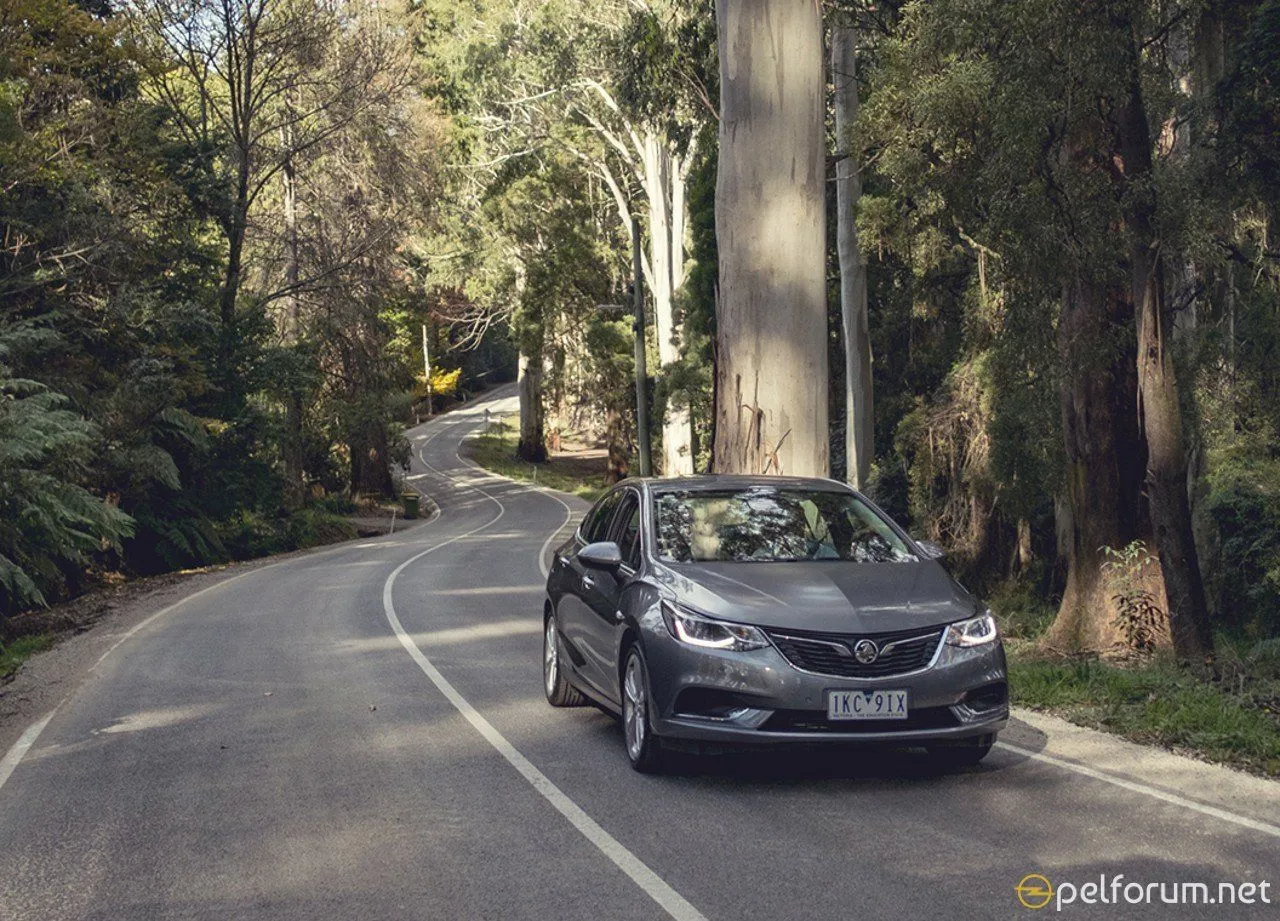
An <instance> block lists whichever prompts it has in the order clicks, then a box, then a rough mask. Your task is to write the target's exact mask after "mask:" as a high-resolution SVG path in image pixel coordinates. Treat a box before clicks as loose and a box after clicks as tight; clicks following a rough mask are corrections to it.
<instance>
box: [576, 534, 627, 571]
mask: <svg viewBox="0 0 1280 921" xmlns="http://www.w3.org/2000/svg"><path fill="white" fill-rule="evenodd" d="M578 559H579V561H581V563H582V565H583V566H587V567H590V568H591V569H607V570H609V571H610V572H613V571H614V570H616V569H617V568H618V567H619V566H621V565H622V551H621V550H619V549H618V545H617V544H615V543H614V542H613V541H611V540H601V541H597V542H596V543H594V544H587V545H586V546H585V547H583V548H582V549H581V550H579V551H578Z"/></svg>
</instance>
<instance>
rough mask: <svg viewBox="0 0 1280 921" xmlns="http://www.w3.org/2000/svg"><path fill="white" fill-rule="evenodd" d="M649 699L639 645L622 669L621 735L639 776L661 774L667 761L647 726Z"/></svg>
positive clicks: (629, 651)
mask: <svg viewBox="0 0 1280 921" xmlns="http://www.w3.org/2000/svg"><path fill="white" fill-rule="evenodd" d="M651 700H652V698H651V697H650V695H649V668H648V666H647V665H646V664H645V661H644V653H642V652H641V651H640V647H639V646H632V647H631V649H630V650H628V652H627V661H626V665H624V666H623V668H622V735H623V738H624V739H625V741H626V746H627V758H628V759H629V760H630V761H631V767H632V768H634V769H635V770H637V771H639V772H640V773H641V774H656V773H658V772H660V771H661V770H662V767H663V762H664V761H665V760H666V758H665V755H666V752H665V751H663V748H662V740H661V739H660V738H658V737H657V736H656V735H654V734H653V729H652V728H651V727H650V724H649V714H650V711H651V705H650V702H651Z"/></svg>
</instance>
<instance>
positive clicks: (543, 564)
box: [418, 431, 573, 579]
mask: <svg viewBox="0 0 1280 921" xmlns="http://www.w3.org/2000/svg"><path fill="white" fill-rule="evenodd" d="M474 434H475V432H474V431H472V432H468V433H467V434H466V435H465V436H463V437H462V438H461V439H459V441H458V450H456V451H454V452H453V456H454V457H456V458H457V459H458V460H459V462H461V463H463V464H465V465H466V466H468V467H471V468H473V469H475V470H481V471H483V472H484V473H485V475H486V476H487V477H489V478H492V479H497V480H502V481H503V482H504V483H516V482H517V481H516V480H513V479H511V478H510V477H505V476H502V475H501V474H498V473H494V472H492V471H490V470H485V468H484V467H481V466H480V465H479V464H477V463H476V462H475V461H473V460H468V459H467V458H465V457H463V456H462V443H463V442H464V441H466V440H467V439H468V438H470V437H471V436H472V435H474ZM418 456H419V457H422V452H418ZM423 463H426V461H425V460H424V461H423ZM521 485H523V486H524V488H525V490H526V491H531V492H540V493H542V494H543V495H544V496H547V497H549V498H551V499H555V500H556V501H557V502H559V503H560V505H561V507H562V508H564V521H562V522H560V526H559V527H558V528H556V529H555V530H554V531H552V532H551V533H550V534H548V535H547V539H546V540H545V541H543V544H542V547H541V549H539V550H538V570H539V571H540V572H541V573H542V578H544V579H545V578H547V576H549V575H550V574H551V567H550V566H549V565H548V564H547V549H548V548H549V547H550V546H551V542H552V541H553V540H555V539H556V537H557V536H559V534H560V532H561V531H563V530H564V528H565V525H567V524H568V523H569V522H570V521H572V520H573V509H571V508H569V503H567V502H565V501H564V500H563V499H561V498H560V497H559V496H557V495H556V494H555V493H554V492H552V491H551V490H550V489H547V487H545V486H539V485H538V484H537V483H524V484H521Z"/></svg>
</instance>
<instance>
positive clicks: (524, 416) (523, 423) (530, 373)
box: [516, 346, 547, 463]
mask: <svg viewBox="0 0 1280 921" xmlns="http://www.w3.org/2000/svg"><path fill="white" fill-rule="evenodd" d="M518 367H519V371H518V375H517V378H516V388H517V390H518V391H519V395H520V396H519V399H520V443H519V444H518V445H517V446H516V454H518V455H519V456H520V458H521V459H523V460H527V461H532V462H533V463H541V462H542V461H545V460H546V459H547V446H546V436H545V431H544V430H545V427H546V425H545V417H544V414H543V411H542V350H541V348H539V349H537V350H536V351H534V350H532V349H529V350H526V348H525V347H523V346H522V347H521V349H520V360H519V366H518Z"/></svg>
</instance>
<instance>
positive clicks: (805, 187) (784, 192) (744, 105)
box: [713, 0, 829, 476]
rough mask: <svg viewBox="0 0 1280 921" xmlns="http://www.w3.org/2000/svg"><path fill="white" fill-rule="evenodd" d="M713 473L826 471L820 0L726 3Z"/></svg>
mask: <svg viewBox="0 0 1280 921" xmlns="http://www.w3.org/2000/svg"><path fill="white" fill-rule="evenodd" d="M716 24H717V35H718V46H719V51H720V132H719V133H720V161H719V171H718V174H717V179H716V239H717V242H718V244H719V252H720V267H719V268H720V303H719V312H718V315H717V329H716V348H717V356H716V357H717V367H716V420H715V421H716V426H715V429H716V437H715V447H714V456H713V469H715V470H716V471H717V472H722V473H768V474H786V475H800V476H803V475H810V476H826V475H827V473H828V471H829V450H828V432H827V386H828V384H827V313H826V279H825V255H826V215H825V213H824V194H823V193H824V185H825V182H826V164H825V157H826V150H825V147H826V139H825V132H824V127H823V116H824V110H825V108H826V106H825V95H826V92H825V80H824V74H823V49H822V10H821V5H820V3H819V2H818V0H721V2H719V3H717V5H716Z"/></svg>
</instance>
